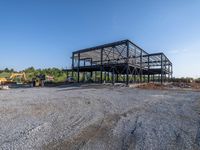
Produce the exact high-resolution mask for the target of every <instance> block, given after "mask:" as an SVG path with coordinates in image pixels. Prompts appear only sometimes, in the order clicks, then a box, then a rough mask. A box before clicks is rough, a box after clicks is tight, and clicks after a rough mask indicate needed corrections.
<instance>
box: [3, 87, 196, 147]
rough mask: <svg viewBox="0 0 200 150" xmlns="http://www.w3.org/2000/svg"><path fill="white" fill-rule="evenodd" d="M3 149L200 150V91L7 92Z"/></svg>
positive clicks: (58, 89)
mask: <svg viewBox="0 0 200 150" xmlns="http://www.w3.org/2000/svg"><path fill="white" fill-rule="evenodd" d="M0 149H6V150H7V149H11V150H12V149H20V150H21V149H22V150H27V149H29V150H30V149H44V150H45V149H46V150H49V149H50V150H51V149H52V150H54V149H60V150H77V149H85V150H86V149H89V150H108V149H111V150H129V149H131V150H132V149H136V150H149V149H154V150H160V149H162V150H165V149H166V150H167V149H169V150H177V149H180V150H190V149H192V150H199V149H200V92H194V91H185V90H184V91H182V90H165V89H164V90H163V89H162V90H158V89H154V90H149V89H138V88H128V87H112V86H103V85H84V86H68V87H65V86H62V87H53V88H24V89H22V88H19V89H10V90H5V91H3V90H2V91H0Z"/></svg>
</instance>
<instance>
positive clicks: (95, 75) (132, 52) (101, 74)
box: [67, 40, 173, 85]
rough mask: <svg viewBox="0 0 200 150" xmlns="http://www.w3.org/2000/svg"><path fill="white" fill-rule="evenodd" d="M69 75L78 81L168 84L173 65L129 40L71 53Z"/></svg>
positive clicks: (158, 54) (164, 57)
mask: <svg viewBox="0 0 200 150" xmlns="http://www.w3.org/2000/svg"><path fill="white" fill-rule="evenodd" d="M67 72H68V75H69V72H71V73H72V74H71V76H72V77H73V78H74V79H76V81H77V82H78V83H79V82H98V83H113V84H114V83H125V84H126V85H128V84H129V83H142V82H160V83H163V82H168V81H170V79H171V78H172V72H173V71H172V63H171V61H170V60H169V59H168V58H167V57H166V56H165V54H164V53H162V52H161V53H153V54H149V53H147V52H146V51H144V50H143V49H142V48H140V47H139V46H137V45H136V44H134V43H133V42H131V41H129V40H123V41H118V42H114V43H109V44H104V45H100V46H96V47H92V48H87V49H82V50H78V51H75V52H73V53H72V68H71V69H68V70H67Z"/></svg>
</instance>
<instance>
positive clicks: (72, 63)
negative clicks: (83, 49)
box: [72, 53, 74, 78]
mask: <svg viewBox="0 0 200 150" xmlns="http://www.w3.org/2000/svg"><path fill="white" fill-rule="evenodd" d="M72 78H74V53H72Z"/></svg>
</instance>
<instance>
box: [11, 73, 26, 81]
mask: <svg viewBox="0 0 200 150" xmlns="http://www.w3.org/2000/svg"><path fill="white" fill-rule="evenodd" d="M15 78H20V79H21V81H22V82H23V83H25V82H27V78H26V74H25V73H24V72H22V73H12V74H11V76H10V79H9V80H10V81H12V82H13V80H14V79H15Z"/></svg>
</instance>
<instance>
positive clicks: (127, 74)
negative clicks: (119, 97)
mask: <svg viewBox="0 0 200 150" xmlns="http://www.w3.org/2000/svg"><path fill="white" fill-rule="evenodd" d="M126 45H127V54H126V55H127V56H126V57H127V58H126V85H127V86H128V85H129V42H128V41H127V43H126Z"/></svg>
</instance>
